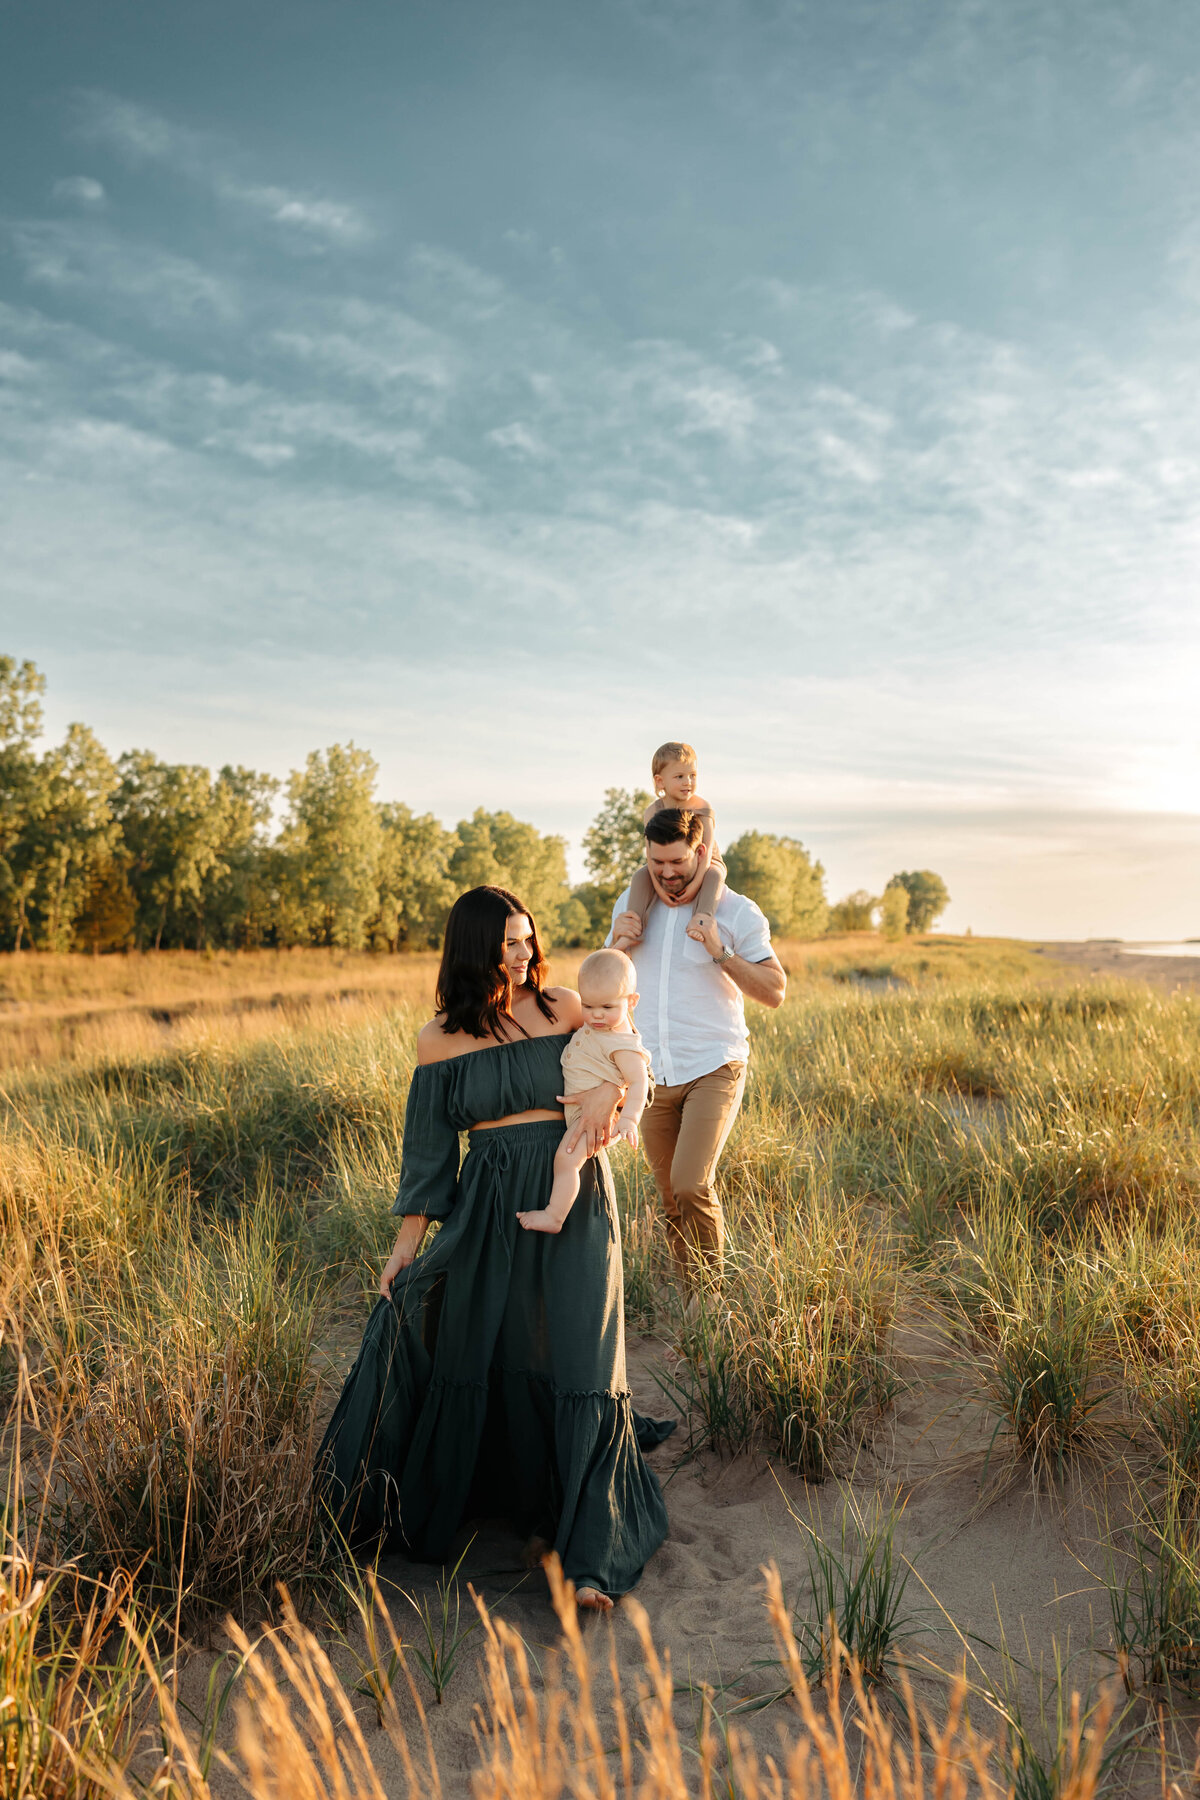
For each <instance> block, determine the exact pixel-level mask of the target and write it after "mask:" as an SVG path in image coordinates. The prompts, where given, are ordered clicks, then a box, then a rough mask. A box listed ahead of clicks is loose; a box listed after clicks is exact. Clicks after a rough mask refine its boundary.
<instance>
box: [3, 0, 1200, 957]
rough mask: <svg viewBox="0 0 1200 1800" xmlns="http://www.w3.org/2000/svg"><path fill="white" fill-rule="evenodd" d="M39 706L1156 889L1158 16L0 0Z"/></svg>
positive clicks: (1197, 863) (189, 734)
mask: <svg viewBox="0 0 1200 1800" xmlns="http://www.w3.org/2000/svg"><path fill="white" fill-rule="evenodd" d="M0 29H2V34H3V55H2V56H0V69H2V71H3V73H2V74H0V83H2V87H0V168H2V169H3V171H4V177H3V181H4V193H3V201H2V209H0V496H2V497H0V509H2V515H3V516H2V521H0V529H2V531H3V538H4V543H5V545H6V554H5V559H4V567H3V570H2V572H0V584H2V585H0V639H2V642H0V647H2V648H4V649H6V650H8V651H10V652H11V653H15V654H17V655H21V656H32V657H34V658H35V659H36V660H37V661H38V663H39V664H40V665H41V666H42V668H43V669H44V670H45V672H46V674H47V676H48V678H49V682H50V704H49V708H48V713H49V719H50V724H51V727H52V728H53V729H55V730H57V729H59V728H60V727H61V726H62V725H63V724H65V722H66V721H67V720H68V719H69V718H74V717H82V718H85V719H87V720H88V721H89V722H90V723H92V724H93V725H94V726H95V727H96V728H97V729H98V731H99V732H100V734H101V736H102V737H103V738H104V740H105V741H106V742H107V743H108V744H109V746H110V748H112V749H113V750H114V751H116V750H120V749H124V748H127V747H130V746H132V745H142V744H147V745H149V746H151V747H153V748H155V749H156V750H157V751H158V752H159V753H160V754H162V755H166V756H170V757H173V758H179V759H188V760H198V761H205V762H209V763H217V762H222V761H225V760H240V761H244V762H249V763H253V764H254V765H256V766H259V767H265V768H271V769H274V770H275V771H277V772H284V771H286V770H287V769H288V768H289V767H291V766H294V765H295V764H296V763H297V762H298V761H299V760H300V759H301V758H302V756H303V755H304V753H305V752H306V751H307V750H308V749H310V748H312V747H314V746H316V745H320V744H327V743H330V742H333V741H335V740H344V739H346V738H350V737H353V738H354V739H355V740H356V741H357V742H359V743H363V744H365V745H367V746H368V747H369V748H371V749H372V750H373V751H374V752H375V754H376V756H377V757H378V758H379V761H380V764H381V768H382V775H381V791H382V792H384V793H385V794H387V795H389V796H395V797H400V798H404V799H407V800H408V801H410V803H411V804H413V805H415V806H417V807H419V808H422V809H424V808H427V807H428V808H431V809H432V810H434V811H436V812H438V813H439V814H440V815H441V816H443V817H445V818H447V819H451V820H452V819H454V818H456V817H459V816H461V815H462V813H464V812H465V811H468V810H470V809H471V808H472V807H473V806H475V805H477V804H484V805H488V806H509V807H511V809H512V810H513V811H515V812H517V813H518V814H520V815H521V816H523V817H527V818H532V819H534V820H535V821H536V822H537V823H538V824H539V825H541V826H542V827H543V828H544V829H555V830H561V831H563V832H565V833H566V834H567V835H568V836H569V837H570V838H572V839H573V840H574V841H576V842H577V841H578V838H579V836H580V834H581V832H582V830H583V829H584V827H585V826H586V824H587V821H588V819H589V818H590V817H591V815H592V814H593V813H594V811H595V810H596V807H597V805H598V804H599V800H600V797H601V794H602V792H603V789H604V788H605V787H606V786H609V785H611V784H618V783H619V784H623V785H632V784H633V783H634V782H636V781H639V780H644V779H645V772H644V765H645V761H646V758H647V757H648V753H649V751H650V750H651V749H652V748H653V746H654V744H655V743H657V742H658V741H659V740H660V739H661V738H663V737H666V736H676V735H681V736H686V737H688V738H690V739H691V740H692V741H693V742H694V743H696V745H697V747H698V749H699V750H700V752H701V766H702V775H703V783H704V787H705V789H706V791H707V792H708V793H709V797H710V798H711V799H712V800H713V802H714V804H715V805H716V807H717V811H718V817H719V820H720V821H721V826H722V831H723V835H724V836H725V837H729V836H730V835H732V834H733V833H734V832H736V831H738V830H740V829H742V828H744V827H745V826H748V825H757V826H759V827H761V828H764V829H769V830H776V831H787V832H791V833H794V834H795V835H798V836H800V837H801V838H803V840H804V841H805V842H806V843H807V844H809V845H810V847H811V848H812V849H813V850H814V851H815V852H816V853H817V854H819V855H820V856H821V857H822V859H823V861H824V862H825V864H826V866H827V868H828V870H829V873H830V886H831V889H832V891H833V893H834V895H835V896H836V895H837V894H840V893H842V892H845V891H847V890H848V889H849V888H852V887H856V886H858V885H865V886H868V887H872V888H875V889H877V888H878V887H879V886H881V885H882V883H883V882H884V881H885V880H886V878H887V876H888V875H889V874H890V873H892V871H893V870H894V869H896V868H898V867H912V866H922V865H924V866H932V867H934V868H937V869H939V870H940V871H941V872H942V873H943V874H944V875H945V877H946V879H947V881H948V883H949V886H950V888H951V891H952V893H953V895H954V906H953V908H952V911H951V913H950V914H949V915H948V921H947V922H948V923H949V924H951V925H956V926H958V927H960V928H961V927H963V926H966V925H971V926H972V927H973V928H974V929H975V930H977V931H982V930H998V931H1012V932H1018V933H1024V934H1028V935H1036V934H1040V933H1045V934H1047V935H1063V936H1074V935H1086V934H1116V935H1124V936H1129V937H1137V936H1146V937H1154V936H1162V937H1169V936H1174V935H1177V934H1180V935H1193V934H1200V830H1198V826H1200V816H1198V815H1200V724H1198V722H1197V721H1198V719H1200V705H1198V704H1197V700H1196V695H1197V692H1198V689H1200V606H1198V604H1197V576H1198V573H1200V407H1198V406H1197V395H1198V393H1200V181H1198V179H1197V176H1198V174H1200V11H1197V9H1196V8H1195V7H1194V6H1192V5H1190V4H1184V3H1183V0H1180V3H1178V4H1164V3H1158V0H1149V3H1145V4H1142V3H1139V5H1137V6H1136V7H1135V6H1133V5H1131V4H1129V3H1128V0H1125V3H1124V4H1121V5H1115V6H1114V5H1110V4H1105V0H1088V3H1086V4H1085V3H1084V0H1076V3H1075V4H1070V5H1064V4H1056V3H1055V0H1045V3H1041V0H1039V3H1038V4H1030V5H1027V4H1024V3H1023V0H1000V3H997V0H946V3H942V4H932V3H931V4H912V3H911V0H886V3H885V0H878V3H876V0H872V3H866V0H819V3H812V0H810V3H809V4H785V3H784V0H772V3H767V0H761V3H751V0H744V3H743V0H707V3H700V0H697V3H695V4H693V3H690V0H603V3H599V4H596V5H594V6H590V7H575V6H563V5H561V4H555V3H549V0H547V3H542V0H539V3H537V4H533V3H529V4H510V3H508V0H490V3H488V4H475V3H474V0H471V3H470V4H467V3H460V0H440V3H439V4H436V5H434V4H425V3H421V4H417V3H415V0H408V3H404V4H396V3H395V0H388V3H387V4H381V3H378V0H364V3H362V4H359V5H356V6H354V7H347V6H342V5H334V4H332V3H329V0H322V3H321V4H316V3H314V0H288V4H286V5H284V4H282V3H281V0H276V3H275V4H272V5H263V4H257V5H256V4H253V3H247V0H241V3H240V4H239V5H237V6H233V5H229V4H226V3H225V0H211V3H206V4H205V5H204V6H203V7H196V8H190V9H185V8H176V7H170V8H167V7H163V8H147V7H145V6H144V5H139V6H132V5H123V4H119V3H117V4H113V3H111V0H110V3H108V4H106V5H105V6H104V7H103V8H98V7H93V6H90V5H83V4H74V5H63V4H60V3H57V0H44V3H43V4H42V5H40V6H39V7H38V8H36V9H33V8H21V7H17V6H15V5H12V4H11V3H10V4H8V5H6V6H5V7H4V8H3V10H2V11H0Z"/></svg>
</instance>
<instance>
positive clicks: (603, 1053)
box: [562, 1025, 650, 1119]
mask: <svg viewBox="0 0 1200 1800" xmlns="http://www.w3.org/2000/svg"><path fill="white" fill-rule="evenodd" d="M618 1050H633V1051H635V1052H636V1053H637V1055H638V1056H641V1057H644V1058H645V1061H646V1067H647V1069H648V1068H649V1067H650V1053H649V1051H648V1050H647V1049H646V1046H645V1045H644V1044H643V1043H642V1040H641V1037H640V1035H639V1034H638V1033H637V1032H636V1031H594V1030H593V1029H592V1027H591V1026H590V1025H581V1026H580V1027H579V1030H578V1031H577V1032H576V1033H575V1035H574V1037H573V1038H572V1039H571V1041H570V1043H569V1044H568V1045H567V1047H566V1049H565V1050H564V1051H563V1053H562V1071H563V1094H564V1096H565V1097H566V1106H565V1107H564V1109H563V1110H564V1112H565V1113H566V1115H567V1117H568V1119H570V1118H572V1117H573V1115H574V1114H575V1113H577V1112H578V1111H579V1102H578V1101H576V1102H575V1104H574V1106H572V1104H571V1095H572V1094H583V1093H586V1091H587V1090H588V1088H594V1087H595V1086H596V1085H597V1083H598V1082H601V1081H612V1082H616V1083H617V1084H618V1085H619V1086H621V1087H624V1085H625V1077H624V1075H622V1073H621V1071H620V1069H619V1068H618V1067H617V1065H616V1063H615V1062H614V1061H613V1055H614V1053H615V1052H616V1051H618Z"/></svg>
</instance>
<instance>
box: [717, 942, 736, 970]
mask: <svg viewBox="0 0 1200 1800" xmlns="http://www.w3.org/2000/svg"><path fill="white" fill-rule="evenodd" d="M736 955H737V951H736V950H731V949H730V948H729V945H728V944H726V945H724V947H723V948H722V950H721V954H720V956H714V957H713V961H714V962H715V963H716V965H717V967H718V969H723V968H724V967H725V964H726V963H731V962H732V961H733V959H734V957H735V956H736Z"/></svg>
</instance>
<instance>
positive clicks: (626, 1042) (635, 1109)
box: [517, 950, 650, 1231]
mask: <svg viewBox="0 0 1200 1800" xmlns="http://www.w3.org/2000/svg"><path fill="white" fill-rule="evenodd" d="M578 980H579V998H580V1001H581V1003H582V1005H583V1024H582V1025H581V1026H580V1028H579V1030H578V1031H577V1032H576V1033H575V1035H574V1037H573V1038H572V1039H571V1041H570V1043H569V1044H568V1045H567V1047H566V1049H565V1050H564V1051H563V1056H562V1070H563V1095H564V1098H565V1105H564V1108H563V1111H564V1112H565V1114H566V1120H567V1130H566V1134H565V1136H564V1137H563V1141H562V1143H561V1144H560V1145H559V1147H558V1150H557V1151H556V1152H555V1157H554V1182H553V1185H552V1187H551V1189H550V1198H549V1200H548V1201H547V1203H546V1205H545V1207H544V1208H543V1209H542V1210H541V1211H538V1212H519V1213H518V1214H517V1219H518V1221H519V1222H520V1223H521V1224H522V1225H523V1226H524V1227H525V1229H526V1231H561V1230H562V1228H563V1224H564V1222H565V1220H566V1217H567V1214H568V1213H569V1212H570V1210H571V1208H572V1206H574V1204H575V1201H576V1199H577V1198H578V1195H579V1174H580V1170H581V1169H582V1168H583V1165H584V1163H585V1162H586V1161H587V1158H588V1152H587V1146H586V1143H585V1142H584V1141H583V1140H582V1139H581V1141H580V1142H579V1143H578V1144H577V1145H576V1146H575V1148H574V1149H573V1150H568V1149H567V1143H568V1141H569V1140H570V1137H571V1133H572V1131H573V1129H574V1127H575V1124H576V1122H577V1121H578V1118H579V1112H580V1106H579V1102H578V1101H577V1100H576V1101H574V1102H572V1098H571V1097H572V1095H573V1094H582V1093H586V1092H587V1090H588V1089H589V1088H594V1087H596V1086H597V1085H598V1084H599V1083H600V1082H602V1081H611V1082H613V1083H615V1084H616V1085H617V1086H618V1087H622V1088H624V1089H625V1097H624V1099H623V1101H622V1102H621V1110H620V1112H619V1113H618V1115H617V1131H616V1136H617V1138H620V1139H623V1140H624V1142H625V1143H627V1144H629V1145H631V1146H633V1147H636V1145H637V1141H638V1133H637V1128H638V1121H639V1120H640V1118H641V1116H642V1113H643V1112H644V1111H645V1107H646V1102H647V1099H648V1098H649V1093H650V1058H649V1056H648V1055H647V1053H646V1051H645V1050H644V1049H643V1048H642V1040H641V1038H640V1037H639V1035H638V1033H637V1031H636V1029H635V1028H634V1025H633V1022H632V1020H631V1019H630V1017H629V1009H630V1007H631V1006H636V1004H637V990H636V986H635V983H636V980H637V977H636V974H635V971H634V967H633V964H632V962H631V961H630V960H629V958H628V957H627V956H626V954H625V952H624V951H623V950H595V951H593V952H592V954H591V956H585V957H584V959H583V961H582V962H581V963H580V965H579V976H578Z"/></svg>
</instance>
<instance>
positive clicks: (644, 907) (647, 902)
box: [629, 863, 658, 925]
mask: <svg viewBox="0 0 1200 1800" xmlns="http://www.w3.org/2000/svg"><path fill="white" fill-rule="evenodd" d="M657 898H658V896H657V894H656V893H655V892H654V883H653V882H652V881H651V879H650V871H649V869H648V868H647V867H646V865H645V863H643V864H642V866H641V868H640V869H637V870H635V872H634V877H633V880H632V881H631V882H630V884H629V910H630V912H635V913H636V914H637V916H638V918H639V919H640V920H641V921H642V924H643V925H644V924H645V923H646V914H647V913H648V912H649V911H650V908H651V907H652V906H653V905H654V902H655V900H656V899H657Z"/></svg>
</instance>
